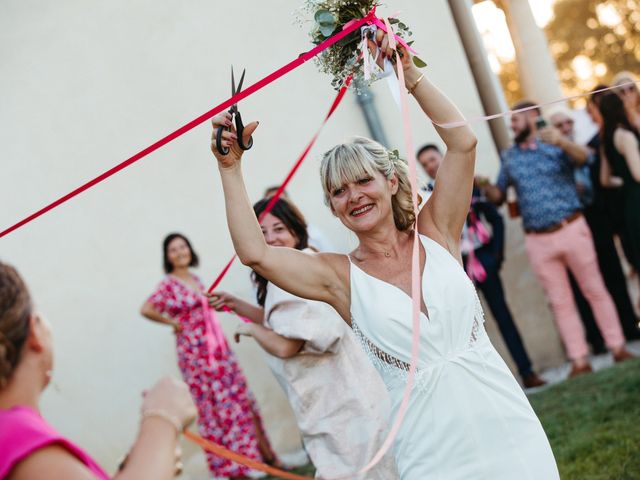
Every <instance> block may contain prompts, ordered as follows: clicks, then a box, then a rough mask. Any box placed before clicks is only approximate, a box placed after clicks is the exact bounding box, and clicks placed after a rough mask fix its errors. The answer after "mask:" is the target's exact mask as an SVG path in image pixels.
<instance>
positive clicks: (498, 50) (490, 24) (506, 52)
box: [473, 0, 621, 79]
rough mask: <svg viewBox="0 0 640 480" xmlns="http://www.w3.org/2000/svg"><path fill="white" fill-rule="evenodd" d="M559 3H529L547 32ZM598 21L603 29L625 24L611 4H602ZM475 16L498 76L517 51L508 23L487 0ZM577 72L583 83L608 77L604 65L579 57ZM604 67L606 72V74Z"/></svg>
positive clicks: (475, 10) (540, 0) (475, 9)
mask: <svg viewBox="0 0 640 480" xmlns="http://www.w3.org/2000/svg"><path fill="white" fill-rule="evenodd" d="M556 1H557V0H529V5H530V6H531V10H532V11H533V15H534V17H535V19H536V23H537V24H538V26H539V27H540V28H544V27H545V26H546V25H547V24H548V23H549V22H550V21H551V20H553V6H554V4H555V3H556ZM596 14H597V16H598V20H599V22H600V23H601V24H602V25H606V26H609V27H611V28H613V27H615V26H616V25H618V24H619V23H620V21H621V18H620V15H619V13H618V11H617V10H616V8H615V7H614V6H613V5H611V4H608V3H602V4H600V5H598V6H597V7H596ZM473 15H474V17H475V19H476V23H477V25H478V29H479V30H480V34H481V35H482V39H483V42H484V44H485V47H486V49H487V53H488V56H489V62H490V64H491V68H492V69H493V71H494V72H496V73H499V72H500V71H501V68H502V66H501V63H504V62H510V61H512V60H513V59H514V58H515V49H514V47H513V43H512V41H511V36H510V34H509V29H508V27H507V22H506V19H505V16H504V13H503V11H502V10H500V9H499V8H498V7H496V6H495V4H494V3H493V2H492V1H491V0H485V1H483V2H480V3H477V4H475V5H474V6H473ZM572 67H573V70H574V71H575V72H576V75H577V76H578V78H580V79H589V78H591V77H592V76H593V75H594V74H595V75H597V76H601V75H603V74H604V73H606V67H604V65H603V64H593V63H592V62H591V60H590V59H589V58H587V57H585V56H579V57H576V59H575V60H574V62H573V64H572ZM603 67H604V70H603Z"/></svg>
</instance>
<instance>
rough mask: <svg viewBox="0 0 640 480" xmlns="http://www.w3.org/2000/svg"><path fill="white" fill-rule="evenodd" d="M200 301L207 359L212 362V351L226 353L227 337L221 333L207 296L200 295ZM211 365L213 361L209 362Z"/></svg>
mask: <svg viewBox="0 0 640 480" xmlns="http://www.w3.org/2000/svg"><path fill="white" fill-rule="evenodd" d="M200 303H201V305H202V314H203V315H204V326H205V335H204V338H205V341H206V342H207V347H208V348H207V350H208V351H209V361H210V362H213V361H214V360H215V355H214V352H215V351H216V350H218V349H219V350H221V351H222V353H226V352H227V351H228V350H229V344H228V343H227V338H226V337H225V336H224V333H222V328H221V327H220V323H219V322H218V319H217V318H216V315H215V313H214V312H213V310H212V309H211V307H209V301H208V300H207V297H205V296H204V295H201V296H200ZM211 365H213V363H211Z"/></svg>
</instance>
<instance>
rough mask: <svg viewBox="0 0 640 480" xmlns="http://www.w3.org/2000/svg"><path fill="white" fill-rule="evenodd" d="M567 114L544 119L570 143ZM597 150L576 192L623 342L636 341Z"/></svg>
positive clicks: (599, 346)
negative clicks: (614, 309) (618, 322)
mask: <svg viewBox="0 0 640 480" xmlns="http://www.w3.org/2000/svg"><path fill="white" fill-rule="evenodd" d="M601 88H603V87H601ZM596 110H597V109H596ZM571 113H572V112H570V111H569V110H568V109H566V108H555V109H553V110H551V111H550V112H549V113H548V117H549V120H550V123H551V125H553V127H555V128H556V129H558V131H559V132H560V133H561V134H562V135H564V136H565V137H567V138H568V139H569V140H571V141H574V138H575V134H576V132H575V128H574V120H573V118H572V114H571ZM593 120H594V122H595V123H596V124H598V123H599V122H600V119H599V118H598V117H596V118H594V119H593ZM594 138H599V135H598V134H596V135H595V136H594ZM593 141H594V139H593V138H592V139H591V142H590V143H593ZM598 150H599V148H590V149H589V153H590V155H589V157H588V159H587V162H586V163H585V165H583V166H581V167H576V169H575V172H574V175H575V180H576V188H577V190H578V194H579V196H580V200H581V203H582V207H583V213H584V216H585V220H586V221H587V225H589V229H590V230H591V235H592V237H593V242H594V246H595V249H596V255H597V258H598V266H599V269H600V272H601V273H602V278H603V280H604V283H605V285H606V287H607V290H609V293H610V294H611V297H612V299H613V301H614V303H615V305H616V310H617V311H618V315H619V317H620V322H621V324H622V329H623V331H624V334H625V337H626V338H627V339H636V338H640V332H639V331H638V328H637V322H638V319H637V318H636V315H635V312H634V310H633V305H632V303H631V299H630V297H629V290H628V288H627V284H626V279H625V276H624V272H623V271H622V266H621V264H620V259H619V257H618V251H617V249H616V246H615V243H614V238H613V237H614V234H613V226H612V222H611V219H610V218H609V216H608V215H607V211H606V208H605V202H604V201H605V198H604V196H603V193H605V194H606V192H604V191H603V190H604V189H603V188H602V185H601V183H600V178H599V177H600V156H599V152H598ZM570 280H571V287H572V290H573V293H574V296H575V299H576V303H577V306H578V310H579V311H580V317H581V318H582V321H583V323H584V326H585V329H586V333H587V339H588V340H589V343H591V345H592V349H593V352H594V353H601V352H602V351H604V347H605V346H604V340H603V339H602V336H601V335H600V332H599V331H598V328H597V325H596V323H595V319H594V317H593V313H592V311H591V308H590V307H589V303H588V302H587V300H586V299H585V298H584V296H583V295H582V293H581V292H580V289H579V287H578V284H577V282H576V281H575V279H574V278H573V276H572V275H571V274H570Z"/></svg>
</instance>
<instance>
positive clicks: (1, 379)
mask: <svg viewBox="0 0 640 480" xmlns="http://www.w3.org/2000/svg"><path fill="white" fill-rule="evenodd" d="M52 368H53V342H52V339H51V326H50V325H49V322H47V320H46V319H45V318H44V317H43V316H42V315H41V314H40V313H39V312H37V311H36V310H35V309H34V306H33V301H32V299H31V295H30V293H29V290H28V289H27V286H26V284H25V283H24V281H23V280H22V278H21V277H20V275H19V274H18V272H17V271H16V270H15V269H14V268H13V267H11V266H10V265H7V264H5V263H2V262H0V478H4V479H11V480H23V479H33V478H47V479H65V480H88V479H100V480H106V479H108V478H111V477H109V475H107V473H106V472H105V471H104V470H103V469H102V468H101V467H100V466H99V465H98V464H97V463H96V462H95V461H94V460H93V459H92V458H91V457H90V456H89V455H87V454H86V453H85V452H84V451H83V450H82V449H81V448H80V447H78V446H76V445H75V444H73V443H72V442H70V441H69V440H67V439H66V438H64V437H63V436H62V435H60V434H59V433H58V432H56V430H55V429H54V428H53V427H52V426H51V425H49V423H48V422H47V421H46V420H45V419H44V418H43V417H42V415H41V414H40V411H39V410H40V408H39V404H40V397H41V395H42V392H43V391H44V389H45V388H46V387H47V385H48V384H49V380H50V379H51V370H52ZM195 414H196V409H195V407H194V405H193V402H192V401H191V398H190V397H189V393H188V391H187V387H186V385H185V384H184V383H183V382H179V381H176V380H173V379H171V378H164V379H163V380H161V381H159V382H158V383H157V384H156V385H154V386H153V387H152V388H151V389H149V390H148V391H147V392H146V394H145V395H144V400H143V401H142V416H141V423H140V429H139V433H138V438H137V440H136V441H135V443H134V445H133V448H132V449H131V451H130V452H129V455H128V456H127V460H126V462H125V464H124V465H123V466H122V468H121V470H120V472H118V473H117V474H116V475H115V476H114V477H112V478H114V479H117V480H125V479H130V480H134V479H135V480H142V479H148V480H169V479H171V478H174V476H175V475H176V474H179V470H180V466H179V462H178V463H176V451H179V449H178V450H177V447H178V436H179V435H180V433H181V432H182V430H183V429H184V428H185V427H187V426H188V425H189V424H190V423H191V422H193V420H194V418H195Z"/></svg>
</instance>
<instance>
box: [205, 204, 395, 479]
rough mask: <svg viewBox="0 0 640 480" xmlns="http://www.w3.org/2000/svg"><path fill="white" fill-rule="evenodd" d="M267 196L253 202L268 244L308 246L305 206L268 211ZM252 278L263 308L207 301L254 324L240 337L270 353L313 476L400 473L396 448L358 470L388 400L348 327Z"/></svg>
mask: <svg viewBox="0 0 640 480" xmlns="http://www.w3.org/2000/svg"><path fill="white" fill-rule="evenodd" d="M270 200H271V199H269V198H265V199H263V200H260V201H259V202H258V203H256V204H255V205H254V206H253V210H254V212H255V215H256V217H257V218H258V219H259V221H260V228H261V229H262V233H263V235H264V238H265V240H266V242H267V243H268V244H269V245H271V246H274V247H287V248H293V249H296V250H302V251H307V252H309V251H311V250H310V249H308V248H307V242H308V238H309V237H308V234H307V226H306V223H305V220H304V218H303V216H302V214H301V213H300V211H299V210H298V209H297V208H296V207H295V206H294V205H293V204H291V203H290V202H288V201H287V200H284V199H282V198H280V199H279V200H278V201H277V202H276V203H275V205H274V207H273V209H272V210H271V211H270V212H269V213H267V214H266V215H264V211H265V209H266V207H267V205H268V204H269V202H270ZM251 275H252V278H253V281H254V283H255V285H256V287H257V300H258V305H259V306H258V307H256V306H254V305H252V304H250V303H248V302H244V301H243V300H240V299H239V298H237V297H235V296H233V295H230V294H228V293H224V292H216V293H214V294H212V295H210V296H209V301H210V304H211V306H212V307H214V308H215V309H216V310H226V309H227V308H229V309H232V310H233V311H235V312H236V313H237V314H238V315H241V316H243V317H245V318H248V319H250V320H251V321H252V323H249V324H247V323H244V324H241V325H240V327H239V328H238V330H237V331H236V335H235V337H236V341H237V342H238V341H239V340H240V336H241V335H246V336H250V337H253V338H254V339H255V340H256V342H258V344H259V345H260V346H261V347H262V348H263V349H264V350H265V351H266V352H267V354H268V355H267V363H268V364H269V367H270V368H271V370H272V372H273V374H274V375H275V377H276V379H277V380H278V382H279V383H280V386H281V387H282V389H283V390H284V391H285V393H286V395H287V397H288V399H289V403H290V404H291V407H292V408H293V411H294V413H295V415H296V420H297V422H298V426H299V428H300V431H301V433H302V438H303V442H304V446H305V450H306V451H307V453H308V454H309V457H310V458H311V461H312V462H313V464H314V465H315V467H316V476H319V477H322V478H335V477H341V476H344V475H349V478H368V479H378V480H393V479H396V478H398V473H397V470H396V467H395V462H394V460H393V457H392V455H391V453H388V454H387V455H386V456H385V457H384V458H383V460H382V461H381V462H380V463H378V464H377V465H376V467H375V468H374V469H372V470H370V471H368V472H367V473H366V474H365V476H364V477H357V476H355V475H354V473H355V472H357V471H358V470H359V469H361V468H362V467H364V466H365V465H366V464H367V463H368V462H369V461H370V460H371V458H372V457H373V455H374V454H375V452H376V451H377V450H378V449H379V448H380V446H381V445H382V442H383V441H384V437H385V434H386V431H387V428H386V423H387V418H388V416H389V412H390V401H389V396H388V394H387V392H386V390H385V388H384V384H383V383H382V380H381V379H380V377H379V376H378V375H377V373H376V372H375V370H374V369H373V367H372V366H371V364H370V363H369V362H368V360H367V357H366V356H365V354H364V352H363V351H362V350H361V349H360V347H359V346H358V344H357V343H356V339H355V338H354V337H353V334H352V333H351V332H350V331H349V328H348V327H347V325H346V324H345V323H344V322H343V321H342V319H341V318H340V316H339V315H338V314H337V313H336V311H335V310H334V309H333V308H331V307H330V306H329V305H327V304H326V303H322V302H314V301H312V300H306V299H304V298H300V297H296V296H294V295H292V294H290V293H287V292H285V291H284V290H282V289H280V288H278V287H277V286H275V285H273V284H271V283H269V281H268V280H267V279H265V278H264V277H263V276H261V275H260V274H258V273H257V272H255V271H254V272H252V274H251Z"/></svg>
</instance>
